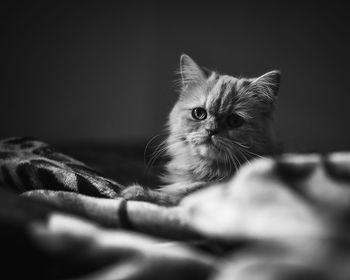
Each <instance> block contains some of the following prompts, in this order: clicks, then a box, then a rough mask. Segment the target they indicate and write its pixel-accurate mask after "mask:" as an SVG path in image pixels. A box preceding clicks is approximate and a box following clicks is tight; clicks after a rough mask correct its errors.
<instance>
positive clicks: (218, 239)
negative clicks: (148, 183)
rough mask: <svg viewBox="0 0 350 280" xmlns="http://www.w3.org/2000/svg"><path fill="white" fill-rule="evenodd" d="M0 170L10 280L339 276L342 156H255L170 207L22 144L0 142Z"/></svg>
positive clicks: (344, 255) (344, 223) (345, 199)
mask: <svg viewBox="0 0 350 280" xmlns="http://www.w3.org/2000/svg"><path fill="white" fill-rule="evenodd" d="M43 147H45V148H43ZM38 149H39V151H41V150H40V149H42V150H44V152H43V151H41V152H38ZM34 151H36V152H34ZM23 170H24V171H23ZM0 171H1V173H0V181H1V183H0V185H1V187H2V190H1V192H0V229H1V231H0V236H1V238H0V242H1V248H2V254H3V256H4V257H3V258H2V270H3V273H4V275H5V272H8V273H10V275H11V277H10V278H11V279H17V278H20V277H23V276H22V275H23V273H25V276H26V278H29V279H31V278H33V279H215V280H223V279H240V280H241V279H243V280H245V279H249V280H253V279H264V280H265V279H266V280H267V279H269V280H271V279H272V280H274V279H276V280H284V279H286V280H287V279H288V280H290V279H336V280H337V279H350V271H349V266H348V263H349V261H350V255H349V253H350V250H349V249H350V247H349V245H350V243H349V238H348V236H349V234H348V231H349V225H350V223H349V219H348V217H349V213H350V212H349V210H350V207H349V205H350V188H349V187H350V153H349V152H334V153H330V154H327V155H323V154H317V153H316V154H283V155H281V156H278V157H275V158H261V159H256V160H254V161H251V162H249V163H247V164H245V165H244V166H243V167H241V168H240V170H239V171H238V172H237V173H236V175H235V176H234V177H233V178H232V179H231V180H230V181H228V182H225V183H220V184H213V185H211V186H209V187H208V188H205V189H203V190H199V191H197V192H195V193H193V194H191V195H189V196H188V197H186V198H185V199H184V200H183V201H182V202H181V203H180V204H179V205H178V206H174V207H163V206H159V205H156V204H152V203H148V202H142V201H126V200H125V199H123V198H122V197H120V196H119V193H120V191H121V190H122V189H123V186H122V185H121V184H119V183H117V182H116V181H114V180H111V179H109V178H105V177H104V176H103V175H102V174H99V173H96V172H95V171H94V170H93V169H91V168H89V167H88V166H86V165H85V164H84V163H82V162H79V161H77V160H75V159H73V158H71V157H69V156H67V155H65V154H62V153H59V152H58V151H55V150H53V149H52V148H51V147H50V146H49V145H48V144H45V143H43V142H40V141H37V140H33V139H23V138H21V139H7V140H3V141H1V144H0ZM43 174H44V175H43ZM117 176H118V174H116V177H117ZM78 178H80V179H78ZM81 178H83V179H81ZM84 180H85V181H84ZM81 181H84V183H81Z"/></svg>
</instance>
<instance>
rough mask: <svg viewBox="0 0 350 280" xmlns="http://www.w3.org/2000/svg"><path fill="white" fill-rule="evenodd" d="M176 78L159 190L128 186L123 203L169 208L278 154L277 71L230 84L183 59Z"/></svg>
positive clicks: (228, 78) (226, 78)
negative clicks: (254, 160) (177, 86)
mask: <svg viewBox="0 0 350 280" xmlns="http://www.w3.org/2000/svg"><path fill="white" fill-rule="evenodd" d="M179 72H180V76H181V81H180V83H181V86H180V90H179V98H178V101H177V102H176V104H175V105H174V107H173V109H172V110H171V112H170V115H169V120H168V124H167V126H168V131H169V135H168V138H167V140H166V142H165V143H166V153H167V155H168V156H169V157H170V160H169V162H168V163H166V165H165V170H166V173H165V174H164V175H163V176H162V180H163V182H164V184H165V185H164V186H162V187H160V188H158V189H156V190H152V189H148V188H145V187H142V186H139V185H132V186H129V187H128V188H126V189H125V190H124V191H123V192H122V196H123V197H124V198H126V199H129V200H146V201H153V202H155V203H158V204H164V205H175V204H178V203H179V202H180V201H181V199H182V198H183V197H184V196H186V195H187V194H189V193H191V192H193V191H196V190H198V189H201V188H203V187H205V186H207V185H210V184H211V183H214V182H222V181H226V180H228V179H230V178H231V177H232V175H233V174H234V173H235V172H236V171H237V169H238V168H239V167H240V166H241V165H242V164H243V163H244V162H247V161H249V160H250V159H252V158H254V157H259V156H264V155H273V154H276V153H278V152H280V150H281V145H280V141H279V139H278V137H277V134H276V131H275V129H274V125H273V116H274V111H275V105H276V100H277V93H278V89H279V84H280V78H281V74H280V72H279V71H277V70H274V71H270V72H268V73H266V74H264V75H262V76H260V77H257V78H235V77H233V76H229V75H224V74H219V73H217V72H215V71H210V70H208V69H206V68H204V67H200V66H199V65H198V64H197V63H196V62H195V61H194V60H193V59H192V58H190V57H189V56H188V55H185V54H183V55H181V58H180V71H179Z"/></svg>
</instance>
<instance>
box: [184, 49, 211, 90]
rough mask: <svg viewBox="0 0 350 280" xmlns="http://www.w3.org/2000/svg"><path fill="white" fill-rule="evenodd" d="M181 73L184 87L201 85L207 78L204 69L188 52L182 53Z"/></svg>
mask: <svg viewBox="0 0 350 280" xmlns="http://www.w3.org/2000/svg"><path fill="white" fill-rule="evenodd" d="M180 74H181V82H182V86H183V87H187V86H189V85H200V84H202V83H204V82H205V80H206V75H205V72H204V71H203V69H202V68H201V67H200V66H198V64H197V63H196V62H194V60H193V59H192V58H191V57H189V56H188V55H186V54H182V55H181V57H180Z"/></svg>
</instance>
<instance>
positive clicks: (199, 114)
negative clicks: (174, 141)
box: [192, 107, 207, 121]
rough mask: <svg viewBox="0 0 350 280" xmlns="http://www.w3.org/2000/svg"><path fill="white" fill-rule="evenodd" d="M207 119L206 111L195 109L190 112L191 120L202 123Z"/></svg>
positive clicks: (199, 108)
mask: <svg viewBox="0 0 350 280" xmlns="http://www.w3.org/2000/svg"><path fill="white" fill-rule="evenodd" d="M206 117H207V111H206V110H205V109H204V108H201V107H197V108H194V109H193V110H192V118H194V119H195V120H199V121H202V120H204V119H205V118H206Z"/></svg>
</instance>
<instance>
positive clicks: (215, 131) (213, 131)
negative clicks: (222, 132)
mask: <svg viewBox="0 0 350 280" xmlns="http://www.w3.org/2000/svg"><path fill="white" fill-rule="evenodd" d="M206 131H207V133H208V135H209V136H213V135H215V134H217V133H218V130H217V129H208V128H207V129H206Z"/></svg>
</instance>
